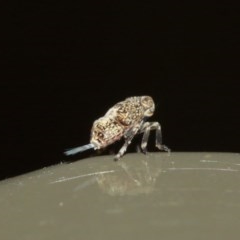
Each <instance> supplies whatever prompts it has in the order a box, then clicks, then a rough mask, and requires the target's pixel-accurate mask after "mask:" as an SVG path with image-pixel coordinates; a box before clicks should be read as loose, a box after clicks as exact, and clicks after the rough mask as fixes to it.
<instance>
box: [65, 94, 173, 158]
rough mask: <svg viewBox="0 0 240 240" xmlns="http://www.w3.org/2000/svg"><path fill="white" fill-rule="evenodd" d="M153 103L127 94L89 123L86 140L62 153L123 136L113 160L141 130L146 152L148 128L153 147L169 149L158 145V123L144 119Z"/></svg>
mask: <svg viewBox="0 0 240 240" xmlns="http://www.w3.org/2000/svg"><path fill="white" fill-rule="evenodd" d="M154 110H155V104H154V101H153V99H152V98H151V97H150V96H140V97H129V98H127V99H125V100H124V101H122V102H119V103H117V104H115V105H114V106H113V107H112V108H110V109H109V110H108V111H107V113H106V114H105V115H104V116H103V117H100V118H99V119H97V120H96V121H95V122H94V123H93V126H92V130H91V140H90V143H89V144H87V145H84V146H80V147H76V148H73V149H70V150H67V151H66V152H65V154H66V155H72V154H76V153H78V152H83V151H85V150H87V149H90V148H94V149H101V148H105V147H106V146H108V145H110V144H112V143H114V142H116V141H117V140H119V139H121V138H122V137H124V139H125V142H124V144H123V146H122V148H121V149H120V150H119V152H118V154H117V155H116V156H115V160H118V159H119V158H121V157H122V156H123V155H124V153H125V152H126V150H127V147H128V145H129V144H130V143H131V141H132V139H133V137H134V136H135V135H136V134H139V133H143V138H142V143H141V149H142V151H143V153H146V152H147V142H148V137H149V133H150V131H151V130H155V131H156V147H157V148H158V149H160V150H163V151H168V152H169V151H170V150H169V148H168V147H167V146H165V145H163V144H162V133H161V126H160V124H159V123H158V122H146V119H147V118H148V117H150V116H152V115H153V113H154Z"/></svg>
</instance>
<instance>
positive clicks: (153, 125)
mask: <svg viewBox="0 0 240 240" xmlns="http://www.w3.org/2000/svg"><path fill="white" fill-rule="evenodd" d="M151 130H156V147H157V148H158V149H160V150H163V151H167V152H170V149H169V148H168V147H167V146H165V145H163V144H162V131H161V126H160V124H159V122H145V123H144V124H143V125H142V127H141V129H140V133H142V132H143V138H142V143H141V148H142V151H143V153H146V152H147V142H148V138H149V134H150V131H151Z"/></svg>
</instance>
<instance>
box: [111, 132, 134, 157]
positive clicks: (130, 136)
mask: <svg viewBox="0 0 240 240" xmlns="http://www.w3.org/2000/svg"><path fill="white" fill-rule="evenodd" d="M137 131H138V129H137V128H135V129H131V130H130V131H129V132H128V133H127V134H126V135H125V143H124V144H123V146H122V147H121V148H120V150H119V152H118V154H117V155H116V156H115V157H114V160H116V161H117V160H119V159H120V158H121V157H122V156H123V154H124V153H125V152H126V150H127V147H128V145H129V144H130V143H131V141H132V139H133V137H134V136H135V135H136V132H137Z"/></svg>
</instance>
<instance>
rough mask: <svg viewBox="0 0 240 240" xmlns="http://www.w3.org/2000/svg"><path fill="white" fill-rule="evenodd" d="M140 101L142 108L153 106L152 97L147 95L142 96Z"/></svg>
mask: <svg viewBox="0 0 240 240" xmlns="http://www.w3.org/2000/svg"><path fill="white" fill-rule="evenodd" d="M141 103H142V105H143V107H144V108H150V107H153V106H154V102H153V99H152V98H151V97H149V96H144V97H142V99H141Z"/></svg>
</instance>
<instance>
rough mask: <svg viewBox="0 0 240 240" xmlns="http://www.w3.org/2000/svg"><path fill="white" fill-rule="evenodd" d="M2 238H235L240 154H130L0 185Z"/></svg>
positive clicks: (239, 200)
mask: <svg viewBox="0 0 240 240" xmlns="http://www.w3.org/2000/svg"><path fill="white" fill-rule="evenodd" d="M0 214H1V219H0V229H1V231H0V239H4V240H8V239H9V240H10V239H11V240H12V239H21V240H22V239H27V240H28V239H29V240H30V239H31V240H32V239H34V240H40V239H41V240H42V239H44V240H48V239H49V240H50V239H51V240H53V239H58V240H61V239H64V240H66V239H68V240H77V239H87V240H89V239H104V240H108V239H111V240H112V239H114V240H118V239H119V240H120V239H121V240H123V239H138V240H139V239H144V240H146V239H164V240H168V239H184V240H188V239H211V240H213V239H218V240H219V239H238V238H239V233H240V230H239V228H240V227H239V226H240V155H239V154H230V153H229V154H227V153H171V154H170V155H169V154H167V153H149V154H148V155H147V156H145V155H143V154H140V153H138V154H126V155H125V156H124V158H123V159H121V160H120V161H118V162H114V161H113V156H102V157H96V158H89V159H86V160H81V161H77V162H74V163H70V164H61V165H57V166H53V167H50V168H46V169H43V170H40V171H36V172H32V173H30V174H26V175H23V176H19V177H16V178H12V179H9V180H5V181H2V182H0Z"/></svg>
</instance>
